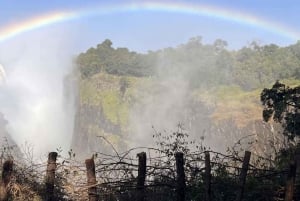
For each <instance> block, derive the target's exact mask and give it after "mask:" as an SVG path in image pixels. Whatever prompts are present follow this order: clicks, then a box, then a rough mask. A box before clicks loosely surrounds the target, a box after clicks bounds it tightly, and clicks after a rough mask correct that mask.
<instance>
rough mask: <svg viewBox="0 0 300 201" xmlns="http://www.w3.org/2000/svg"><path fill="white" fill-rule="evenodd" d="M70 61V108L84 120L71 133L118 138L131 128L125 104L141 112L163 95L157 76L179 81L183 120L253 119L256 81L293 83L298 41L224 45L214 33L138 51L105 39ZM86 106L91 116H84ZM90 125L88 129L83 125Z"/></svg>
mask: <svg viewBox="0 0 300 201" xmlns="http://www.w3.org/2000/svg"><path fill="white" fill-rule="evenodd" d="M76 64H77V72H78V75H79V76H78V77H77V80H78V83H79V86H78V89H79V96H78V108H79V110H80V111H81V112H82V113H83V115H82V114H81V116H78V118H80V119H79V120H78V121H79V122H84V123H83V124H82V126H81V127H84V129H82V130H80V129H78V131H76V130H75V132H78V135H85V132H87V133H89V134H90V135H91V136H93V135H94V136H95V135H98V134H99V133H104V135H111V136H113V135H116V137H117V138H120V139H121V140H118V141H120V142H125V140H124V139H126V137H128V136H129V135H131V134H132V133H131V130H130V128H129V125H130V117H131V116H130V115H131V114H132V112H133V110H134V109H136V108H138V109H139V110H140V111H139V112H140V113H143V112H144V111H143V108H144V107H146V104H148V103H152V102H157V103H158V104H159V103H160V102H161V101H164V100H160V98H161V97H163V98H166V97H165V96H164V94H165V92H168V90H170V89H171V88H172V86H167V87H166V86H165V84H164V81H165V80H170V79H177V78H178V79H179V80H184V82H185V83H186V84H187V87H186V90H187V93H186V94H185V96H186V97H184V98H185V101H186V102H187V103H191V104H187V105H188V106H187V107H190V108H184V109H186V110H185V111H184V112H185V113H184V114H183V115H185V116H187V117H189V116H190V117H191V118H190V119H191V121H193V122H190V123H191V124H192V123H196V122H197V121H201V122H203V121H204V122H205V123H203V124H210V123H211V124H213V125H224V124H227V122H229V121H230V122H233V123H234V126H237V128H238V129H243V128H245V127H247V126H249V123H251V122H254V121H260V120H261V110H262V106H261V103H260V100H259V97H260V92H261V90H262V89H263V88H264V87H270V86H271V84H272V83H274V82H275V81H276V80H279V79H280V80H282V82H283V83H285V84H287V85H289V86H291V87H292V86H297V85H300V70H299V69H300V41H299V42H297V43H296V44H294V45H290V46H287V47H279V46H277V45H275V44H269V45H260V44H258V43H256V42H252V43H251V44H249V45H247V46H245V47H243V48H241V49H239V50H229V49H228V48H227V42H226V41H223V40H221V39H217V40H216V41H215V42H214V43H213V44H204V43H202V41H201V37H194V38H191V39H190V40H189V41H188V42H186V43H184V44H181V45H179V46H177V47H173V48H165V49H161V50H157V51H149V52H148V53H147V54H140V53H136V52H131V51H129V50H128V49H127V48H114V47H113V45H112V42H111V41H110V40H108V39H107V40H105V41H103V42H102V43H101V44H98V45H97V46H96V47H92V48H90V49H88V50H87V51H86V52H85V53H81V54H79V55H78V57H77V59H76ZM170 98H173V99H176V98H178V97H175V98H174V97H170ZM145 100H146V101H145ZM165 104H167V103H165ZM162 105H163V104H162ZM174 105H175V107H176V104H174ZM184 107H186V106H184ZM158 108H159V107H158ZM200 108H202V109H200ZM155 109H157V107H154V108H151V110H155ZM90 110H95V112H94V113H95V114H97V115H95V117H93V119H92V120H91V119H90V118H89V116H91V112H90ZM158 110H159V109H158ZM145 111H146V110H145ZM199 111H200V113H201V112H202V111H206V112H205V113H203V114H201V115H202V116H203V118H202V119H201V118H200V116H199V115H198V116H197V114H195V113H199ZM147 112H149V111H148V110H147ZM179 113H180V112H179ZM179 113H178V114H179ZM92 116H93V115H92ZM197 118H199V119H197ZM99 122H100V123H99ZM176 123H177V122H176ZM90 127H93V128H94V129H93V131H87V130H88V128H90ZM205 129H206V128H204V129H203V130H205ZM194 131H196V129H195V130H194ZM75 136H76V135H75ZM117 146H118V145H117Z"/></svg>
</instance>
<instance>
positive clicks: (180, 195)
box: [175, 152, 186, 201]
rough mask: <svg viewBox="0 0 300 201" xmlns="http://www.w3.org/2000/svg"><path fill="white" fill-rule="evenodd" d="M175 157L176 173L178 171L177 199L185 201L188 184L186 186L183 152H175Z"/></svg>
mask: <svg viewBox="0 0 300 201" xmlns="http://www.w3.org/2000/svg"><path fill="white" fill-rule="evenodd" d="M175 159H176V173H177V185H176V195H177V201H184V200H185V187H186V186H185V173H184V160H183V153H182V152H177V153H176V154H175Z"/></svg>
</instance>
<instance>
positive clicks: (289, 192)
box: [284, 160, 297, 201]
mask: <svg viewBox="0 0 300 201" xmlns="http://www.w3.org/2000/svg"><path fill="white" fill-rule="evenodd" d="M296 169H297V166H296V161H295V160H291V161H290V167H289V172H288V176H287V181H286V185H285V196H284V201H292V200H293V196H294V184H295V179H296Z"/></svg>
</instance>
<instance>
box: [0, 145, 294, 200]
mask: <svg viewBox="0 0 300 201" xmlns="http://www.w3.org/2000/svg"><path fill="white" fill-rule="evenodd" d="M211 153H213V152H210V151H205V152H203V153H201V154H203V155H204V168H203V169H202V170H199V171H202V172H203V178H204V179H203V180H204V181H203V183H204V191H205V192H204V197H203V198H202V200H205V201H212V192H213V189H212V188H211V185H212V184H211V182H212V181H211V179H212V173H213V172H212V166H211V165H212V164H213V163H212V161H211ZM57 157H58V153H56V152H51V153H49V155H48V161H47V166H46V175H44V177H45V180H44V182H45V183H44V185H45V191H46V193H45V200H47V201H53V200H55V193H56V192H55V185H56V179H57V175H56V170H57V166H58V163H57ZM185 157H187V156H185V155H184V154H183V153H182V152H176V153H175V154H174V159H175V161H174V166H175V169H176V170H175V185H174V190H175V191H174V192H173V193H174V194H175V197H176V200H177V201H185V200H186V188H187V187H186V179H187V176H186V171H187V170H186V168H187V167H189V166H190V164H189V166H188V164H185ZM137 158H138V160H137V161H136V164H134V163H130V164H129V163H126V162H124V159H125V157H120V156H118V160H117V161H116V162H115V163H107V164H106V165H107V166H106V167H111V169H113V170H115V171H129V170H126V168H124V167H125V166H124V165H131V166H132V167H134V168H137V169H134V170H136V172H137V175H135V176H133V177H132V178H134V180H135V181H133V182H132V184H134V185H135V186H131V189H134V200H136V201H145V200H146V193H145V191H146V188H147V177H151V176H149V175H151V174H152V173H153V172H154V171H155V170H154V169H153V166H151V164H147V162H151V161H149V160H154V159H153V158H152V159H151V158H149V159H147V154H146V152H140V153H139V154H137ZM250 159H251V152H249V151H245V153H244V157H243V158H242V161H240V165H241V166H240V167H238V172H239V175H238V188H237V189H236V198H235V200H236V201H242V200H243V196H244V190H245V183H246V179H247V173H248V170H249V168H250V167H251V165H250ZM103 160H104V159H103ZM199 160H200V159H199ZM152 162H153V161H152ZM194 162H197V158H196V159H195V161H194ZM168 163H169V162H168ZM117 164H118V165H120V164H122V165H123V166H120V167H121V168H119V167H117ZM299 166H300V153H299V150H298V151H297V153H296V155H295V159H293V160H291V162H290V165H289V168H288V172H287V177H286V185H285V193H284V197H285V198H284V200H285V201H292V200H293V199H294V200H296V198H293V197H294V189H295V181H296V175H297V172H298V173H299ZM228 167H229V165H228ZM297 167H298V168H297ZM122 168H123V169H122ZM156 168H157V167H156ZM158 168H159V167H158ZM13 169H14V161H13V160H6V161H5V162H4V163H3V167H2V180H1V186H0V187H1V192H0V194H1V196H0V200H7V199H8V194H9V192H8V191H9V188H8V186H9V183H10V180H11V178H12V175H13V174H14V173H13ZM165 170H167V168H165ZM85 171H86V188H85V189H86V191H87V193H88V199H89V200H90V201H97V200H100V197H101V192H99V191H98V188H99V186H101V185H102V186H105V187H106V188H108V185H106V184H105V181H103V179H101V178H100V177H97V175H101V173H103V174H104V172H105V171H106V170H105V168H103V169H101V168H100V169H97V171H96V165H95V160H94V157H92V158H90V159H86V160H85ZM160 171H164V169H163V168H162V167H161V169H160ZM148 173H149V174H148ZM153 178H154V177H153ZM153 178H152V180H154V179H155V178H154V179H153ZM97 180H98V181H97ZM102 181H103V182H102ZM115 182H116V183H118V182H124V181H123V180H116V181H115ZM125 186H126V185H125ZM102 197H103V196H102ZM101 200H110V199H109V198H107V199H105V198H101Z"/></svg>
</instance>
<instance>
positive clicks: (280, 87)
mask: <svg viewBox="0 0 300 201" xmlns="http://www.w3.org/2000/svg"><path fill="white" fill-rule="evenodd" d="M261 101H262V104H263V106H264V110H263V118H264V120H265V121H269V120H270V119H271V118H272V119H273V120H274V121H276V122H279V123H281V124H282V125H283V128H284V134H285V135H286V136H288V138H289V139H290V140H294V139H295V138H296V137H297V138H299V137H300V86H297V87H294V88H290V87H288V86H285V85H284V84H282V83H280V82H279V81H277V82H276V83H275V84H274V85H273V87H272V88H271V89H266V88H265V89H264V90H263V91H262V93H261Z"/></svg>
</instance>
